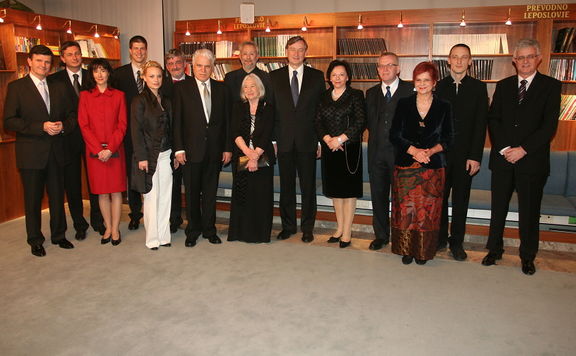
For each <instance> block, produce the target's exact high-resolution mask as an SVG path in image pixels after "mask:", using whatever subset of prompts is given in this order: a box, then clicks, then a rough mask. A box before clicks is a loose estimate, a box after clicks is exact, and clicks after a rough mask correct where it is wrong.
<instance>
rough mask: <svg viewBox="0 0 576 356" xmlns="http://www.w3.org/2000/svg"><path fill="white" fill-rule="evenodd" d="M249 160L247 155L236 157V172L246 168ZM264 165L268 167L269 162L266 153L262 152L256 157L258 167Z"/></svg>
mask: <svg viewBox="0 0 576 356" xmlns="http://www.w3.org/2000/svg"><path fill="white" fill-rule="evenodd" d="M249 160H250V159H249V158H248V156H240V157H238V166H237V168H236V170H237V171H238V172H242V171H246V170H248V169H247V168H246V165H247V164H248V161H249ZM264 167H270V162H269V161H268V156H267V155H266V153H262V155H261V156H260V158H258V168H264Z"/></svg>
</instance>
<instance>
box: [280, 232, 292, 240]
mask: <svg viewBox="0 0 576 356" xmlns="http://www.w3.org/2000/svg"><path fill="white" fill-rule="evenodd" d="M292 235H294V233H293V232H289V231H286V230H282V231H280V233H279V234H278V237H277V239H278V240H286V239H288V238H290V236H292Z"/></svg>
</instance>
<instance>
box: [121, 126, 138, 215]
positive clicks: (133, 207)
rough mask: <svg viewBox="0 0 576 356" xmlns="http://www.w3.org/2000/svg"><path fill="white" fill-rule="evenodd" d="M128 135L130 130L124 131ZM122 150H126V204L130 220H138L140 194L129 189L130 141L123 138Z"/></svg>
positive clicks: (131, 151)
mask: <svg viewBox="0 0 576 356" xmlns="http://www.w3.org/2000/svg"><path fill="white" fill-rule="evenodd" d="M126 134H127V135H130V132H127V133H126ZM124 151H125V152H126V174H127V175H128V191H127V192H126V194H127V195H128V206H129V207H130V213H128V216H130V219H131V220H140V219H142V216H143V214H142V194H141V193H140V192H137V191H135V190H132V189H130V187H132V154H133V152H134V151H133V150H132V143H131V142H129V141H128V140H126V139H124Z"/></svg>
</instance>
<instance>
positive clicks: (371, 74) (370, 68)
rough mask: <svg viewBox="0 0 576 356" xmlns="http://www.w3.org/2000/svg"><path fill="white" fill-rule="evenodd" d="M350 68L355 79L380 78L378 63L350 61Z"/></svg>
mask: <svg viewBox="0 0 576 356" xmlns="http://www.w3.org/2000/svg"><path fill="white" fill-rule="evenodd" d="M350 70H351V71H352V79H354V80H363V79H378V70H377V69H376V63H350Z"/></svg>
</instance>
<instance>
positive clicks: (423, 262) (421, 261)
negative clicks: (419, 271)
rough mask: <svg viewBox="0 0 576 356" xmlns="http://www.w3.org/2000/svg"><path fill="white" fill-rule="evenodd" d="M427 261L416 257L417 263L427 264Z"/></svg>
mask: <svg viewBox="0 0 576 356" xmlns="http://www.w3.org/2000/svg"><path fill="white" fill-rule="evenodd" d="M426 262H428V261H427V260H419V259H417V258H416V264H418V265H425V264H426Z"/></svg>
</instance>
